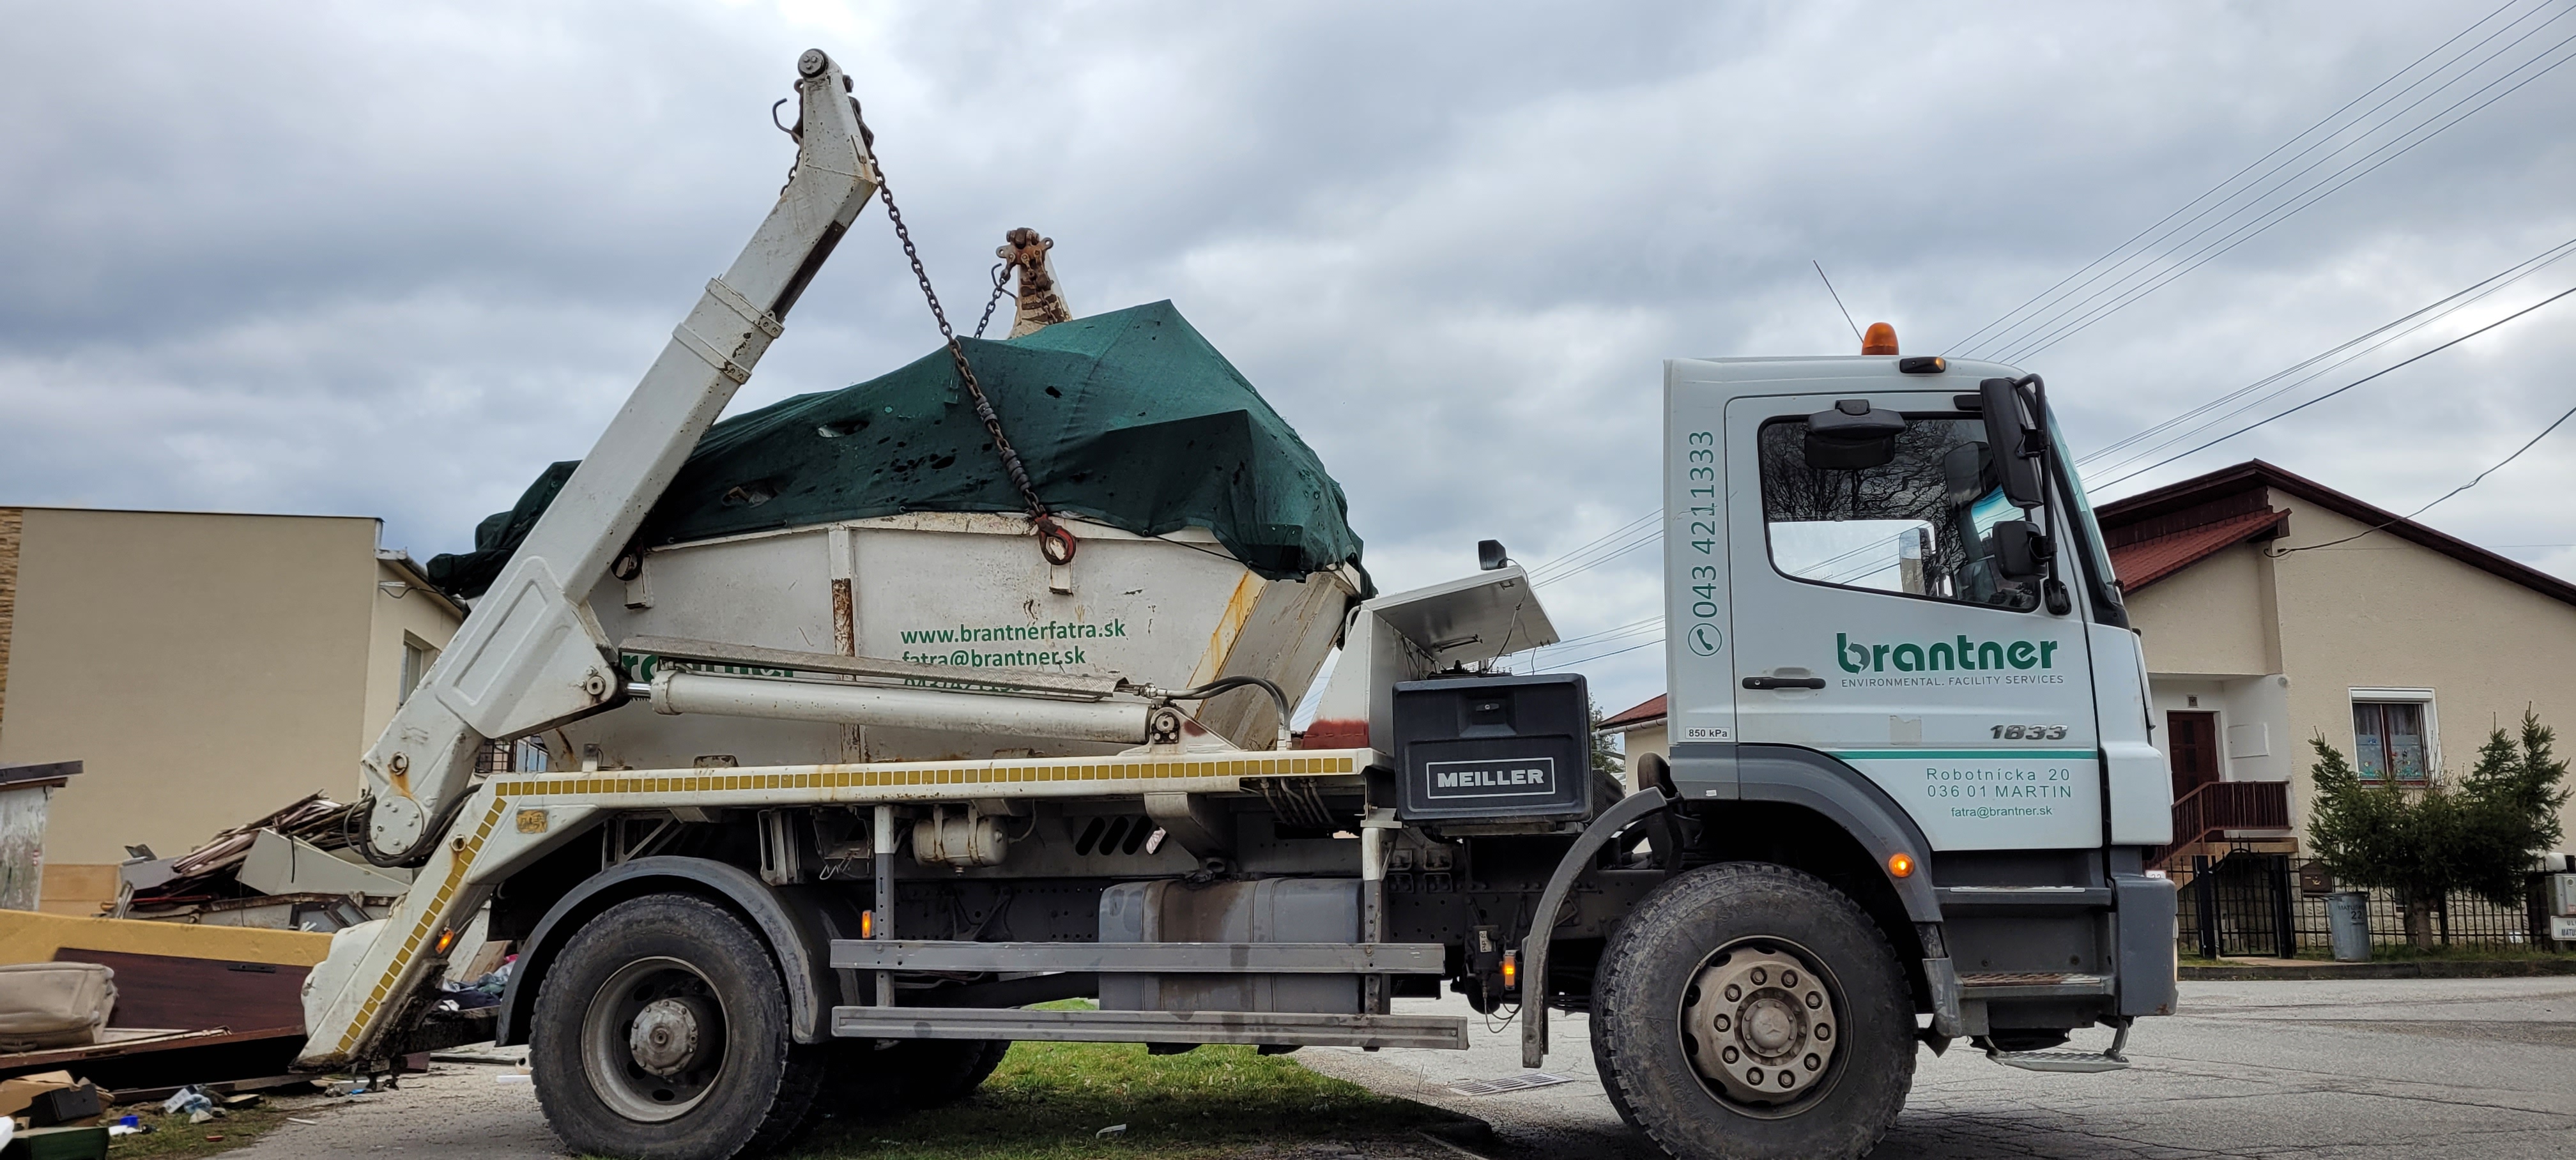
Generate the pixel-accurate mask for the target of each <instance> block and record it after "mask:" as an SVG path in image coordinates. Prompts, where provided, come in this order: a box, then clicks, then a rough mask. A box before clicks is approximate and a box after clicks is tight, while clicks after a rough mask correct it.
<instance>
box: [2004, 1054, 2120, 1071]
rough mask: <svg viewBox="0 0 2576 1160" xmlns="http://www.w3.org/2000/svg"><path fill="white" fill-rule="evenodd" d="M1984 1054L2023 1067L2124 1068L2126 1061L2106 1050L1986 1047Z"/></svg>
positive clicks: (2077, 1069) (2053, 1068)
mask: <svg viewBox="0 0 2576 1160" xmlns="http://www.w3.org/2000/svg"><path fill="white" fill-rule="evenodd" d="M1986 1058H1988V1059H1991V1060H1993V1061H1995V1062H1996V1063H2000V1064H2002V1065H2004V1066H2005V1067H2018V1068H2020V1069H2022V1070H2023V1071H2055V1072H2078V1073H2080V1072H2095V1071H2124V1070H2127V1068H2128V1066H2129V1061H2128V1060H2126V1059H2122V1058H2121V1057H2119V1056H2116V1055H2113V1054H2111V1053H2109V1052H2106V1051H1989V1052H1987V1053H1986Z"/></svg>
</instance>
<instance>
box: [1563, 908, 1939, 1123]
mask: <svg viewBox="0 0 2576 1160" xmlns="http://www.w3.org/2000/svg"><path fill="white" fill-rule="evenodd" d="M1592 1012H1593V1014H1592V1029H1591V1030H1592V1034H1593V1036H1594V1037H1595V1043H1596V1046H1595V1050H1594V1058H1595V1061H1596V1063H1597V1065H1598V1066H1599V1067H1600V1069H1601V1082H1602V1085H1603V1086H1604V1087H1605V1088H1608V1089H1609V1090H1610V1091H1611V1092H1612V1093H1613V1096H1612V1102H1613V1103H1614V1104H1616V1105H1618V1106H1620V1107H1621V1108H1622V1110H1623V1111H1625V1112H1627V1113H1629V1115H1630V1116H1631V1117H1632V1121H1631V1122H1633V1123H1634V1124H1636V1126H1637V1127H1639V1128H1641V1129H1643V1130H1644V1131H1645V1133H1646V1134H1647V1135H1648V1136H1649V1137H1651V1138H1653V1139H1654V1141H1655V1142H1656V1143H1657V1144H1659V1145H1661V1146H1662V1147H1663V1148H1664V1150H1665V1151H1667V1152H1669V1153H1671V1154H1672V1155H1674V1156H1676V1157H1679V1158H1681V1160H1790V1158H1798V1160H1806V1158H1810V1157H1813V1158H1818V1160H1825V1158H1831V1160H1841V1158H1844V1157H1855V1156H1860V1155H1862V1154H1864V1153H1867V1152H1868V1151H1869V1150H1870V1148H1871V1147H1872V1146H1873V1145H1875V1144H1877V1143H1878V1139H1879V1137H1880V1136H1882V1135H1884V1134H1885V1133H1886V1131H1887V1129H1888V1126H1889V1125H1890V1124H1893V1123H1894V1122H1895V1121H1896V1114H1897V1112H1898V1111H1899V1110H1901V1109H1902V1108H1903V1107H1904V1106H1905V1093H1906V1089H1907V1088H1908V1087H1909V1086H1911V1085H1912V1083H1913V1080H1914V1047H1915V1027H1914V1005H1913V1002H1912V999H1911V996H1910V994H1909V992H1908V991H1907V988H1906V982H1905V975H1904V972H1903V970H1902V969H1901V968H1899V967H1898V965H1897V962H1896V955H1895V953H1894V952H1893V951H1891V950H1890V949H1889V947H1888V944H1887V939H1886V937H1885V936H1883V935H1882V934H1880V932H1879V930H1878V926H1877V924H1875V923H1873V922H1871V921H1870V919H1869V916H1868V915H1867V914H1864V913H1862V911H1861V909H1860V907H1858V906H1857V905H1854V904H1853V902H1852V901H1851V899H1849V898H1847V897H1845V896H1844V895H1843V894H1842V893H1840V892H1839V891H1836V890H1834V889H1833V888H1832V887H1830V886H1827V885H1825V884H1824V883H1823V882H1821V881H1819V880H1817V879H1816V878H1814V877H1812V876H1809V875H1807V874H1804V873H1801V872H1799V871H1796V870H1792V869H1789V868H1787V867H1785V866H1775V865H1771V864H1768V863H1760V862H1736V863H1726V864H1722V865H1717V866H1709V867H1704V868H1702V869H1699V870H1695V871H1692V872H1691V873H1688V874H1685V875H1682V876H1681V877H1678V878H1675V879H1673V880H1672V881H1670V882H1667V883H1665V884H1664V885H1663V886H1661V887H1659V888H1657V889H1656V890H1655V892H1654V893H1653V894H1650V895H1648V896H1647V898H1646V901H1645V902H1644V903H1643V904H1641V905H1640V906H1639V907H1638V908H1637V909H1636V910H1635V911H1634V912H1633V913H1631V914H1630V915H1629V916H1628V919H1627V921H1626V923H1625V924H1623V925H1622V927H1621V928H1620V931H1619V933H1618V935H1617V937H1616V938H1614V939H1613V940H1612V941H1611V943H1610V945H1609V947H1608V948H1607V949H1606V950H1605V951H1604V953H1603V955H1602V959H1601V977H1600V979H1599V981H1598V983H1597V984H1596V986H1595V988H1594V992H1593V1001H1592Z"/></svg>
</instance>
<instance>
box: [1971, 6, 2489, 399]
mask: <svg viewBox="0 0 2576 1160" xmlns="http://www.w3.org/2000/svg"><path fill="white" fill-rule="evenodd" d="M2520 2H2521V0H2505V2H2504V3H2503V4H2500V5H2497V6H2496V8H2495V10H2494V11H2492V12H2489V13H2487V14H2486V15H2484V16H2481V17H2479V18H2478V19H2477V20H2476V21H2475V22H2473V23H2471V24H2470V25H2469V26H2468V27H2467V28H2463V29H2461V30H2460V31H2459V32H2457V33H2455V34H2453V35H2452V37H2451V39H2449V40H2445V41H2443V42H2442V43H2440V44H2437V45H2434V46H2433V47H2432V48H2430V49H2428V50H2426V51H2425V53H2424V55H2422V56H2419V57H2416V58H2415V59H2414V60H2412V61H2408V62H2407V64H2406V67H2404V68H2401V69H2398V70H2397V71H2396V72H2393V73H2390V74H2388V77H2387V79H2385V80H2382V81H2380V82H2379V83H2378V84H2375V85H2372V86H2370V88H2368V89H2366V90H2364V91H2363V92H2362V94H2361V95H2360V96H2357V97H2354V98H2353V99H2351V100H2349V101H2346V102H2344V103H2343V106H2342V107H2341V108H2338V109H2336V110H2335V111H2334V112H2331V113H2328V114H2326V115H2325V116H2324V117H2323V118H2321V119H2319V120H2318V121H2317V123H2316V124H2313V125H2310V126H2308V127H2307V128H2305V129H2301V130H2299V132H2298V133H2297V134H2296V135H2294V136H2292V137H2291V138H2290V139H2289V140H2287V141H2283V142H2281V143H2280V144H2279V145H2275V146H2273V147H2272V151H2271V152H2270V153H2266V154H2264V155H2262V156H2261V157H2257V158H2255V159H2254V160H2253V161H2251V162H2248V163H2247V164H2246V166H2245V168H2243V169H2239V170H2237V171H2236V172H2234V173H2231V174H2228V175H2227V177H2226V179H2225V180H2222V181H2220V182H2219V183H2218V184H2216V185H2213V186H2210V187H2209V188H2208V189H2205V190H2202V191H2201V193H2200V196H2198V197H2195V198H2193V199H2191V200H2190V201H2187V202H2184V203H2183V204H2182V206H2181V208H2179V209H2176V210H2174V211H2173V212H2172V213H2169V214H2166V215H2165V216H2164V217H2162V218H2160V219H2158V220H2157V221H2156V222H2155V223H2154V224H2153V225H2150V226H2148V227H2147V228H2145V229H2142V230H2139V231H2138V232H2137V233H2134V234H2131V235H2129V237H2128V238H2127V239H2125V240H2123V241H2122V242H2121V243H2120V244H2119V245H2116V246H2113V247H2111V248H2110V249H2108V250H2105V251H2103V252H2102V254H2101V256H2099V257H2096V258H2094V259H2093V260H2092V261H2090V262H2087V263H2085V264H2084V265H2083V267H2082V268H2080V269H2078V270H2076V271H2075V272H2074V273H2072V274H2069V275H2067V276H2066V277H2064V278H2060V279H2058V280H2057V284H2056V285H2054V286H2050V287H2049V288H2048V289H2046V290H2042V291H2040V292H2039V293H2037V294H2033V295H2031V296H2030V299H2029V301H2026V302H2023V303H2022V304H2021V305H2019V306H2016V307H2013V308H2012V309H2010V310H2007V311H2005V312H2003V313H2002V314H2000V315H1997V316H1996V317H1995V319H1994V320H1993V321H1991V322H1988V323H1986V324H1985V325H1984V326H1980V327H1978V328H1977V329H1975V330H1973V331H1970V332H1968V334H1966V335H1965V336H1963V337H1961V338H1960V339H1959V340H1958V341H1956V342H1953V343H1951V344H1950V345H1949V346H1948V347H1946V348H1944V349H1947V350H1954V351H1961V352H1964V351H1966V350H1968V349H1969V346H1968V344H1969V343H1972V342H1975V341H1977V340H1978V339H1979V338H1981V337H1984V336H1985V335H1986V333H1987V332H1988V331H1990V330H1993V329H1994V328H1995V327H1997V326H1999V325H2002V324H2003V323H2005V322H2007V321H2009V320H2010V319H2012V318H2014V317H2015V316H2017V315H2020V314H2021V313H2022V312H2024V311H2026V310H2028V309H2030V307H2031V305H2032V304H2033V303H2036V302H2038V301H2039V300H2040V299H2042V298H2046V297H2048V296H2049V295H2050V294H2052V293H2055V292H2056V291H2057V289H2058V288H2059V287H2061V286H2064V285H2066V284H2067V283H2068V282H2072V281H2074V280H2075V279H2077V278H2080V277H2083V276H2084V274H2085V273H2086V272H2088V271H2090V270H2092V269H2093V268H2094V267H2096V266H2099V265H2101V264H2102V263H2104V262H2106V261H2109V260H2110V259H2111V257H2112V256H2113V255H2116V254H2118V253H2119V252H2120V251H2122V250H2125V249H2128V248H2129V246H2130V245H2131V244H2132V243H2134V242H2136V241H2137V240H2138V239H2140V238H2143V237H2145V236H2147V235H2148V234H2150V233H2153V232H2155V230H2156V229H2157V228H2158V227H2160V226H2162V225H2164V224H2165V223H2166V222H2169V221H2172V220H2173V219H2174V218H2176V217H2178V216H2181V215H2182V214H2183V213H2184V212H2185V211H2187V210H2189V209H2190V208H2191V207H2193V206H2195V205H2199V204H2200V203H2201V202H2203V201H2206V200H2208V199H2209V196H2210V195H2211V194H2214V193H2217V192H2218V191H2219V190H2222V189H2225V188H2227V187H2228V186H2230V185H2233V184H2235V183H2236V179H2237V178H2240V177H2243V176H2245V175H2246V174H2248V173H2251V172H2253V171H2254V168H2255V167H2256V166H2258V165H2261V164H2263V163H2264V162H2266V161H2269V160H2271V159H2272V158H2273V157H2274V156H2276V155H2278V154H2279V153H2280V152H2281V151H2282V150H2284V149H2287V148H2289V147H2290V146H2292V145H2296V144H2298V143H2299V142H2300V141H2302V140H2304V139H2306V137H2307V136H2308V134H2310V133H2314V132H2316V131H2317V130H2319V129H2322V128H2324V127H2325V126H2326V125H2327V124H2328V123H2329V122H2332V121H2333V120H2334V119H2335V118H2337V117H2340V116H2342V115H2343V114H2344V112H2345V110H2348V109H2350V108H2352V107H2353V106H2354V105H2358V104H2360V103H2361V102H2363V101H2365V100H2368V99H2369V98H2370V94H2372V93H2375V92H2378V91H2379V90H2381V89H2384V88H2387V87H2388V86H2389V85H2392V84H2395V83H2396V82H2397V78H2399V77H2402V76H2405V75H2406V74H2407V73H2410V72H2413V71H2415V66H2416V65H2419V64H2422V63H2424V62H2425V61H2428V60H2431V59H2432V58H2433V54H2435V53H2438V52H2440V51H2442V50H2443V49H2445V48H2448V47H2450V46H2451V45H2452V44H2453V43H2455V42H2457V41H2458V40H2459V39H2460V37H2463V36H2467V35H2468V34H2469V33H2471V32H2474V31H2476V30H2477V28H2478V26H2479V25H2482V24H2485V23H2486V22H2487V21H2490V20H2493V19H2495V18H2496V17H2497V16H2499V15H2501V14H2503V12H2504V10H2505V9H2507V8H2511V7H2513V6H2514V5H2515V4H2518V3H2520ZM2437 71H2438V70H2437ZM2257 180H2260V179H2259V178H2258V179H2257Z"/></svg>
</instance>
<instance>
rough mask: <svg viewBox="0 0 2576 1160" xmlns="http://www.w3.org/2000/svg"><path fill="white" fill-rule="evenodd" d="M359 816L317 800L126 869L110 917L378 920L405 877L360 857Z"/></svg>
mask: <svg viewBox="0 0 2576 1160" xmlns="http://www.w3.org/2000/svg"><path fill="white" fill-rule="evenodd" d="M356 808H357V807H355V806H344V805H341V804H340V803H338V802H335V801H332V800H331V799H330V798H328V797H325V796H323V795H321V794H318V793H317V794H313V795H312V796H310V797H307V798H305V799H304V800H302V801H299V802H296V803H295V804H293V805H290V806H288V807H286V808H285V809H282V810H279V811H277V812H276V813H273V814H270V815H268V816H267V817H264V818H260V819H259V820H257V821H253V822H248V823H244V824H242V825H239V826H235V827H233V828H231V829H229V830H225V831H224V832H222V833H220V834H217V835H215V836H214V837H213V838H211V839H208V840H207V841H206V842H205V844H203V845H200V846H198V847H197V848H196V849H194V850H190V851H188V852H187V853H185V854H182V855H180V856H178V857H176V858H160V859H156V858H150V857H142V858H137V859H135V860H134V861H131V862H127V863H126V864H125V865H124V867H123V870H122V874H121V878H122V882H121V884H120V886H119V889H118V897H117V905H116V915H117V916H118V917H120V918H147V919H175V920H181V921H187V922H197V923H206V924H214V925H225V926H264V927H272V928H278V929H285V930H316V931H331V930H338V929H340V928H342V927H346V926H352V925H355V924H357V923H359V922H364V921H366V920H367V919H369V918H371V917H377V916H379V915H381V914H382V913H383V910H384V908H385V907H386V906H387V905H388V904H390V902H391V901H392V900H393V898H395V897H396V896H398V895H400V894H401V893H402V891H403V889H404V888H405V887H406V886H408V885H409V884H410V874H409V873H408V872H407V871H402V870H391V869H386V868H383V867H378V866H372V865H369V864H368V863H367V862H366V861H365V859H363V858H361V857H359V856H358V853H357V851H356V850H355V849H353V848H352V847H351V844H350V838H349V832H348V831H349V827H350V825H351V824H352V822H353V820H354V819H353V814H354V813H355V811H356ZM145 853H147V854H148V851H145Z"/></svg>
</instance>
